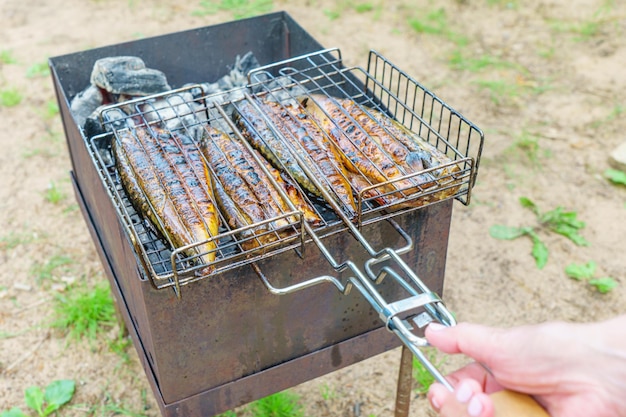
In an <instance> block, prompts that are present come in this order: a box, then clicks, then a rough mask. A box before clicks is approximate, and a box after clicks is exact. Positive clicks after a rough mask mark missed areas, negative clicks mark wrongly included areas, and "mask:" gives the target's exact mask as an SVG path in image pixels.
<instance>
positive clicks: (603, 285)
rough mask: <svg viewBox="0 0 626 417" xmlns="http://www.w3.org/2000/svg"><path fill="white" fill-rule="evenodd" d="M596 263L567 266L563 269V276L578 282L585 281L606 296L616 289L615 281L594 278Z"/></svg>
mask: <svg viewBox="0 0 626 417" xmlns="http://www.w3.org/2000/svg"><path fill="white" fill-rule="evenodd" d="M596 266H597V265H596V263H595V262H594V261H589V262H587V263H586V264H569V265H568V266H566V267H565V274H566V275H567V276H568V277H570V278H572V279H575V280H578V281H586V282H587V283H588V284H589V285H591V286H593V287H594V288H595V289H596V290H597V291H598V292H599V293H601V294H606V293H608V292H610V291H611V290H612V289H613V288H615V287H617V281H615V279H613V278H611V277H601V278H594V275H595V272H596Z"/></svg>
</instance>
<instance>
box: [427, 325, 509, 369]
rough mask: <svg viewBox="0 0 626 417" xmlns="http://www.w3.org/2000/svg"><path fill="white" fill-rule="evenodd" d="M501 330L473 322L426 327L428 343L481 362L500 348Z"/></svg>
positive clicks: (488, 358) (446, 351)
mask: <svg viewBox="0 0 626 417" xmlns="http://www.w3.org/2000/svg"><path fill="white" fill-rule="evenodd" d="M502 333H503V330H502V329H497V328H493V327H488V326H483V325H480V324H473V323H460V324H458V325H456V326H452V327H447V326H444V325H442V324H438V323H431V324H430V325H428V327H427V328H426V332H425V336H426V340H428V343H430V344H431V345H432V346H434V347H436V348H437V349H439V350H441V351H442V352H445V353H462V354H464V355H467V356H469V357H471V358H473V359H474V360H476V361H478V362H482V363H489V362H491V360H490V359H491V357H492V356H493V353H494V349H495V348H498V349H499V348H500V347H501V345H502V343H503V340H502V337H501V335H502Z"/></svg>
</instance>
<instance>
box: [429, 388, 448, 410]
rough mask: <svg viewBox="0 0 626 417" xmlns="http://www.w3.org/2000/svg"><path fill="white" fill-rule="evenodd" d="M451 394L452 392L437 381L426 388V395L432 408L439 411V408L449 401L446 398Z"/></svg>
mask: <svg viewBox="0 0 626 417" xmlns="http://www.w3.org/2000/svg"><path fill="white" fill-rule="evenodd" d="M452 395H453V394H452V392H450V391H449V390H448V389H447V388H446V387H444V386H443V385H442V384H440V383H438V382H435V383H433V384H432V385H431V386H430V388H429V389H428V395H427V397H428V401H429V402H430V406H431V407H432V408H433V410H435V411H436V412H439V411H440V410H441V406H442V405H443V404H445V403H447V402H448V401H449V400H448V398H449V397H451V396H452Z"/></svg>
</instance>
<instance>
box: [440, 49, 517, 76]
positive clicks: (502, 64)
mask: <svg viewBox="0 0 626 417" xmlns="http://www.w3.org/2000/svg"><path fill="white" fill-rule="evenodd" d="M449 62H450V65H451V67H452V68H453V69H456V70H464V71H471V72H478V71H482V70H485V69H512V70H515V71H517V72H520V73H525V74H526V73H528V71H527V70H526V68H524V67H523V66H521V65H520V64H517V63H515V62H511V61H507V60H505V59H501V58H498V57H496V56H493V55H481V56H478V57H476V56H471V57H468V56H466V55H465V54H464V53H463V51H462V50H460V49H456V50H454V51H453V52H452V55H451V56H450V59H449Z"/></svg>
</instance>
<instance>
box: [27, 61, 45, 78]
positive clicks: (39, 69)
mask: <svg viewBox="0 0 626 417" xmlns="http://www.w3.org/2000/svg"><path fill="white" fill-rule="evenodd" d="M48 75H50V67H49V66H48V63H47V62H38V63H36V64H33V65H31V66H30V67H28V69H27V70H26V78H35V77H45V76H48Z"/></svg>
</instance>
